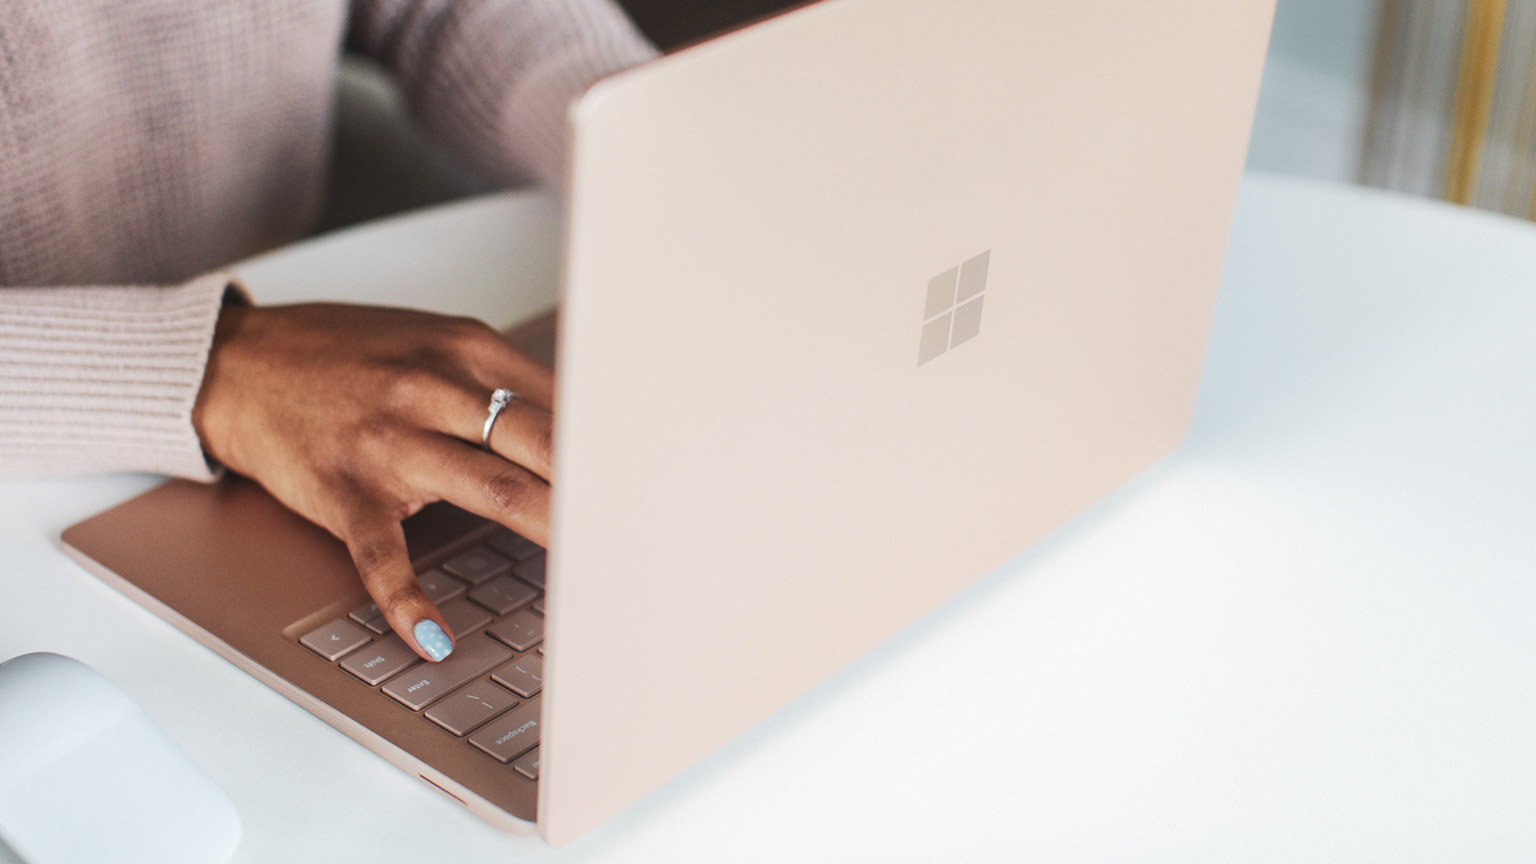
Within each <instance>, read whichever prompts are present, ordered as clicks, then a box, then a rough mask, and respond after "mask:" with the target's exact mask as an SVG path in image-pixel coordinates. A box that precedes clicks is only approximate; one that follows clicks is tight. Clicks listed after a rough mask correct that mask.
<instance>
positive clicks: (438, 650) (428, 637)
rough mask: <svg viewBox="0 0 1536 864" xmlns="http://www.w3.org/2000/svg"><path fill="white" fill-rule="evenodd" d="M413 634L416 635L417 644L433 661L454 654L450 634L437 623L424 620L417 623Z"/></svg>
mask: <svg viewBox="0 0 1536 864" xmlns="http://www.w3.org/2000/svg"><path fill="white" fill-rule="evenodd" d="M411 632H412V633H414V634H415V635H416V644H417V645H420V646H421V650H423V651H425V652H427V656H428V657H431V658H432V659H433V660H441V659H443V658H444V657H447V656H448V655H449V654H452V653H453V643H452V642H450V641H448V634H447V633H444V632H443V628H441V627H439V626H437V622H436V621H433V620H432V619H430V618H423V619H421V620H420V621H417V622H416V629H415V630H413V631H411Z"/></svg>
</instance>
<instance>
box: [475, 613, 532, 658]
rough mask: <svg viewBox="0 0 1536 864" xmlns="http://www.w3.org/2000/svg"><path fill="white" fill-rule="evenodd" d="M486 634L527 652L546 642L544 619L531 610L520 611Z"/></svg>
mask: <svg viewBox="0 0 1536 864" xmlns="http://www.w3.org/2000/svg"><path fill="white" fill-rule="evenodd" d="M485 632H487V633H489V634H491V636H492V637H493V638H495V639H496V640H497V641H499V642H505V643H506V644H508V645H510V646H512V647H513V648H516V649H517V650H519V651H527V650H528V649H529V648H532V647H533V646H535V645H537V644H539V643H540V642H543V641H544V619H543V618H540V617H539V616H538V615H536V614H534V612H533V610H531V609H519V610H517V611H516V612H513V613H512V614H511V615H510V616H508V617H507V618H506V619H505V620H503V621H498V622H497V623H496V625H495V626H493V627H491V629H489V630H487V631H485Z"/></svg>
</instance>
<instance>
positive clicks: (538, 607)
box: [533, 594, 544, 615]
mask: <svg viewBox="0 0 1536 864" xmlns="http://www.w3.org/2000/svg"><path fill="white" fill-rule="evenodd" d="M533 611H535V612H537V613H539V614H540V615H543V614H544V595H543V594H540V595H539V599H537V600H535V601H533Z"/></svg>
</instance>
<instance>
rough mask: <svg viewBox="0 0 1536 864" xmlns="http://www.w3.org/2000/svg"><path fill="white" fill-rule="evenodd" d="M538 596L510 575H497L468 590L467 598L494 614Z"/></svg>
mask: <svg viewBox="0 0 1536 864" xmlns="http://www.w3.org/2000/svg"><path fill="white" fill-rule="evenodd" d="M538 596H539V592H538V591H536V590H535V589H533V588H529V587H528V586H527V585H524V584H523V583H521V582H519V581H517V580H516V579H513V578H512V577H511V576H497V577H496V578H495V579H492V580H491V581H489V582H487V583H485V584H484V585H481V586H480V587H479V588H476V589H475V590H473V591H471V592H469V599H471V600H473V601H475V602H476V603H479V604H480V605H481V606H484V607H485V608H487V609H489V610H491V612H492V613H494V614H496V615H505V614H507V613H508V612H511V611H512V610H513V609H516V608H517V607H519V606H522V605H523V604H525V603H527V602H528V601H530V600H533V599H534V598H536V597H538Z"/></svg>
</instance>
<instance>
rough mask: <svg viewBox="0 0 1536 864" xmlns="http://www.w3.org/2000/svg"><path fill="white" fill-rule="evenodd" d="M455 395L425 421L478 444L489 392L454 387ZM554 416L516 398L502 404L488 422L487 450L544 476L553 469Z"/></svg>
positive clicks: (445, 432)
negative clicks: (489, 435)
mask: <svg viewBox="0 0 1536 864" xmlns="http://www.w3.org/2000/svg"><path fill="white" fill-rule="evenodd" d="M454 389H455V391H456V392H457V394H458V395H457V397H456V398H454V399H453V401H452V403H451V404H450V403H448V401H447V398H446V397H444V404H446V405H447V407H446V408H445V409H444V411H443V412H442V414H441V415H440V416H438V417H436V418H434V422H432V423H430V424H428V425H429V428H432V429H434V430H436V431H438V432H441V433H443V434H445V435H449V436H451V437H454V438H457V439H459V440H461V441H465V442H467V443H469V444H472V445H475V446H479V444H480V441H481V436H482V435H484V434H485V421H486V418H487V417H489V416H490V413H489V412H490V403H491V393H490V391H485V392H483V393H481V392H477V391H472V390H471V389H469V388H454ZM554 442H555V418H554V415H552V414H550V413H549V412H548V411H546V410H544V409H543V408H540V407H538V406H537V405H530V404H528V403H526V402H524V401H523V400H522V394H521V393H519V394H518V398H517V399H514V400H513V401H511V402H509V403H507V404H506V405H505V406H503V407H502V409H501V412H500V413H498V414H497V415H496V422H495V423H493V424H492V425H491V440H490V445H491V450H493V451H494V452H495V453H496V454H497V455H499V456H501V457H502V458H503V459H505V460H506V461H509V462H514V463H516V464H518V465H521V466H523V467H524V468H526V469H528V470H529V471H532V472H533V473H534V474H536V475H538V476H539V477H540V478H542V479H544V480H546V481H547V480H548V479H549V478H550V475H551V473H552V472H553V470H554V466H553V462H554V447H555V443H554Z"/></svg>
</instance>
